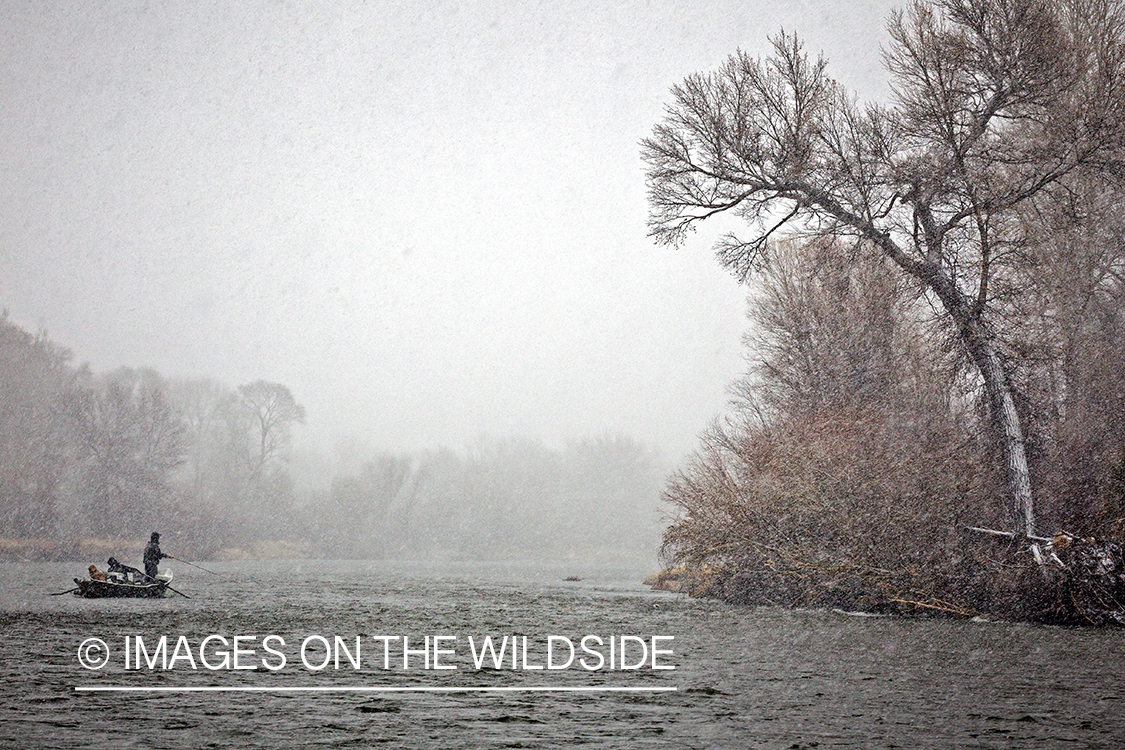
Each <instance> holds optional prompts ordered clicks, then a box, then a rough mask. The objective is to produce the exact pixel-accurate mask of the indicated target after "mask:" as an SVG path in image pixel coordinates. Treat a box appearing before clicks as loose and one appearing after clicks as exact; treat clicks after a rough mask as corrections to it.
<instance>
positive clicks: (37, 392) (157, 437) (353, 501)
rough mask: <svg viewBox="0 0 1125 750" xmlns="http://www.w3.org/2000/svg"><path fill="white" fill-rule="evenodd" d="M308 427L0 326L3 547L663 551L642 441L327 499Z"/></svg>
mask: <svg viewBox="0 0 1125 750" xmlns="http://www.w3.org/2000/svg"><path fill="white" fill-rule="evenodd" d="M304 419H305V411H304V409H303V408H302V407H301V405H300V404H298V403H297V401H296V400H295V399H294V397H293V394H292V393H291V392H290V390H289V389H288V388H287V387H285V386H284V385H281V384H278V383H270V382H266V381H255V382H252V383H247V384H245V385H242V386H239V387H237V388H229V387H227V386H225V385H223V384H220V383H217V382H215V381H212V380H208V379H194V380H177V379H167V378H164V377H162V376H160V375H159V374H158V373H156V372H154V371H152V370H148V369H144V370H133V369H127V368H122V369H119V370H116V371H114V372H111V373H108V374H103V375H97V374H94V373H92V372H91V371H90V370H89V368H88V367H85V366H82V367H75V366H72V364H71V354H70V353H69V352H68V351H67V350H66V349H65V348H63V347H61V346H59V345H57V344H55V343H54V342H52V341H51V340H50V339H48V338H47V337H46V336H45V335H32V334H30V333H28V332H26V331H24V330H22V329H21V328H19V327H18V326H16V325H15V324H13V323H12V322H11V321H10V320H9V319H8V316H7V313H6V312H4V313H3V314H0V536H3V537H6V538H8V539H12V540H44V542H43V543H40V544H27V543H10V544H7V545H6V546H5V549H8V550H10V551H14V552H11V554H10V555H9V556H11V555H15V556H17V557H18V556H20V555H31V556H41V557H42V556H47V557H53V556H57V555H59V554H64V553H65V550H68V549H77V548H79V547H75V544H76V542H75V541H74V540H80V539H120V540H130V539H132V540H136V539H144V538H147V536H148V534H149V533H150V532H151V531H154V530H159V531H161V532H162V534H163V535H164V541H165V546H166V547H168V548H171V547H175V550H176V553H177V554H179V555H182V556H187V555H191V556H194V557H200V558H202V557H211V556H215V555H226V556H231V555H241V554H255V555H281V556H284V555H302V556H320V557H359V558H366V557H396V558H406V559H422V558H429V559H505V558H514V557H520V556H524V557H539V558H543V557H554V558H566V557H570V556H589V555H592V554H598V555H601V556H603V557H604V556H606V555H609V556H613V555H618V556H638V555H639V556H643V555H646V554H650V553H652V551H654V550H655V548H656V546H657V544H658V542H659V537H660V528H661V523H660V517H659V514H658V510H657V504H658V495H659V486H660V482H661V480H662V478H663V473H664V470H663V467H662V464H661V462H660V460H659V459H658V457H657V456H656V454H655V453H654V452H653V451H652V450H651V449H649V448H647V447H645V446H642V445H640V444H638V443H636V442H634V441H632V440H630V439H628V438H625V437H600V438H592V439H587V440H582V441H576V442H573V443H571V444H570V445H568V446H567V447H566V448H565V449H561V450H553V449H548V448H546V447H545V446H543V445H542V444H540V443H538V442H535V441H529V440H496V441H488V440H481V441H479V442H478V443H477V444H476V445H475V446H472V447H470V448H466V449H465V450H464V451H462V452H460V453H458V452H455V451H452V450H448V449H439V450H433V451H422V452H418V453H414V454H405V453H404V454H379V453H374V452H372V453H371V454H370V455H364V456H361V457H360V459H359V460H358V461H355V460H353V461H352V466H351V467H350V468H348V469H347V470H346V471H345V470H341V471H340V472H339V473H338V475H335V476H331V475H330V476H328V477H323V476H322V477H321V480H320V482H319V486H318V485H317V483H315V482H314V483H310V482H309V481H308V480H307V478H305V477H301V476H294V475H293V471H294V467H293V465H292V464H291V463H290V460H289V459H290V455H291V431H292V428H293V426H294V425H296V424H300V423H302V422H304ZM303 458H304V460H303V461H302V462H301V465H309V464H320V465H332V464H333V459H332V458H331V457H324V456H319V457H313V458H312V459H310V457H309V456H307V455H306V456H304V457H303ZM321 474H322V475H323V472H321ZM298 486H300V487H301V489H299V490H298V489H296V487H298ZM51 540H55V541H56V543H57V544H55V545H52V543H51ZM86 546H90V545H88V544H87V545H86ZM56 547H57V548H56ZM82 548H84V547H82Z"/></svg>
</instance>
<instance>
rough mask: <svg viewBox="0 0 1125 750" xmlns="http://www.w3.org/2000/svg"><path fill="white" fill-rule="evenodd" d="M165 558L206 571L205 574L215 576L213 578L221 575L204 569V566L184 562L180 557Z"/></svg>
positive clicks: (168, 556)
mask: <svg viewBox="0 0 1125 750" xmlns="http://www.w3.org/2000/svg"><path fill="white" fill-rule="evenodd" d="M165 557H167V558H168V559H169V560H175V561H176V562H182V563H183V564H184V565H190V566H191V567H193V568H199V569H200V570H202V571H204V572H206V573H210V574H211V575H213V576H217V575H219V574H218V573H216V572H215V571H213V570H207V568H205V567H203V566H202V565H196V564H195V563H193V562H188V561H187V560H182V559H180V558H178V557H172V556H171V555H165ZM177 593H179V592H177Z"/></svg>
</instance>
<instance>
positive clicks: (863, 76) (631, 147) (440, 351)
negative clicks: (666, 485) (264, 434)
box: [0, 0, 892, 504]
mask: <svg viewBox="0 0 1125 750" xmlns="http://www.w3.org/2000/svg"><path fill="white" fill-rule="evenodd" d="M891 7H892V3H891V2H889V1H886V0H879V1H873V2H857V3H840V2H829V1H827V0H826V1H824V2H819V1H818V2H770V3H765V2H730V3H723V2H711V3H691V4H685V3H673V2H666V3H661V2H656V3H645V2H621V3H600V2H599V3H564V4H557V5H556V4H551V3H537V4H535V3H533V4H526V5H524V4H521V5H520V6H519V7H511V6H510V4H508V3H499V2H497V3H484V2H479V3H431V4H428V5H427V6H426V7H419V6H417V5H416V4H409V3H403V4H397V3H370V4H360V3H330V4H303V3H298V4H285V3H263V2H254V3H238V4H234V3H231V4H224V3H213V4H199V5H191V6H188V7H184V6H177V5H150V4H147V3H106V4H95V5H92V6H75V5H73V4H70V3H43V2H35V3H19V2H8V3H4V4H3V5H2V6H0V128H2V135H3V137H2V138H0V306H2V307H5V308H7V310H8V315H9V320H10V321H11V322H12V323H13V324H15V325H17V326H19V327H21V328H23V329H25V330H27V331H30V332H33V333H34V332H45V333H46V334H47V335H48V336H49V337H50V340H51V341H53V342H56V343H57V344H59V345H61V346H65V347H67V348H69V349H70V350H71V351H72V352H73V354H74V358H73V362H74V363H75V364H80V363H84V362H88V363H89V365H90V368H91V370H92V371H93V372H94V373H108V372H111V371H113V370H115V369H116V368H120V367H129V368H152V369H153V370H155V371H156V372H158V373H160V375H162V376H164V377H166V378H174V379H175V378H178V379H200V378H207V379H211V380H214V381H216V382H218V383H222V384H225V385H226V386H227V387H229V388H231V389H233V388H235V387H237V386H239V385H242V384H245V383H249V382H251V381H257V380H264V381H268V382H271V383H279V384H284V385H285V386H287V387H288V388H289V389H290V390H291V392H292V394H293V396H294V398H295V399H296V401H297V402H299V403H300V404H301V405H302V406H303V407H304V409H305V419H304V424H303V425H295V426H294V429H293V430H292V457H293V461H292V464H291V465H292V474H293V482H294V483H295V485H296V486H297V487H298V488H301V487H304V488H309V489H316V488H320V489H322V490H326V488H327V487H328V483H329V482H331V480H332V477H333V476H336V475H339V474H340V472H341V471H346V472H351V473H354V472H358V471H360V470H361V468H362V464H363V461H365V460H368V459H370V458H371V457H372V456H375V455H376V454H379V453H387V454H394V453H397V452H404V451H406V452H412V453H413V455H415V456H416V457H417V456H419V455H421V452H424V451H437V450H440V449H442V448H444V447H451V448H453V449H455V450H462V449H464V450H469V448H467V446H470V447H471V446H473V445H476V446H478V448H479V447H480V446H492V448H490V449H489V450H492V449H495V450H500V451H501V452H503V450H501V449H499V448H496V446H497V445H508V443H505V442H504V441H507V440H509V439H515V440H517V441H519V440H526V441H530V442H531V444H533V445H534V444H537V445H538V446H539V448H537V449H536V450H542V451H547V452H552V451H553V452H554V453H555V454H557V455H558V456H563V455H564V454H566V453H567V451H569V450H572V449H573V448H574V446H575V445H576V444H578V443H580V442H581V441H591V440H593V441H595V442H596V441H597V440H601V441H603V442H604V443H607V444H609V443H612V442H613V441H614V440H618V441H620V440H626V441H636V444H637V446H638V447H637V450H639V451H641V452H642V453H644V454H645V455H646V456H649V455H650V453H649V452H650V451H654V452H655V455H658V456H659V458H653V459H651V461H650V459H648V458H646V459H645V460H646V461H650V463H653V464H654V465H656V466H658V467H659V468H657V469H653V470H652V471H651V472H649V474H653V475H656V476H657V477H658V479H657V480H656V481H655V482H652V483H651V484H652V485H653V486H651V487H648V486H646V488H645V489H644V492H645V493H646V496H651V497H652V498H653V504H655V494H656V492H657V491H658V485H659V476H660V475H661V473H662V472H664V471H666V470H667V469H668V468H669V467H670V466H672V465H673V464H674V463H675V462H676V461H677V460H679V458H680V457H681V456H682V455H683V454H684V453H685V452H687V451H689V450H690V449H691V448H692V447H693V445H694V441H695V439H696V437H697V435H698V434H699V433H700V432H701V431H702V430H703V429H704V428H705V427H706V426H707V424H708V422H709V421H710V420H711V419H712V418H713V417H714V416H715V415H716V414H717V413H719V412H720V411H722V409H723V408H724V405H725V404H726V401H727V399H728V396H727V393H726V387H727V385H728V384H729V383H730V382H732V381H733V380H734V379H736V378H737V377H738V376H739V375H740V374H741V373H742V372H743V370H744V369H745V363H744V361H743V359H742V354H741V351H742V348H741V344H740V335H741V334H742V333H743V331H744V329H745V327H746V322H745V302H744V296H745V292H744V290H743V289H741V288H740V287H739V286H738V285H737V284H736V282H735V281H734V279H733V278H731V277H730V276H728V275H727V274H726V273H725V272H724V271H722V270H721V269H720V268H719V267H718V264H717V263H716V262H715V261H714V259H713V258H712V257H711V251H710V244H711V243H710V242H709V241H708V240H707V239H706V238H705V237H702V236H701V237H699V238H698V241H692V242H690V243H689V244H688V246H687V247H685V248H683V249H681V250H674V249H669V248H664V247H656V246H655V245H654V244H653V242H652V241H651V240H649V239H648V238H647V237H646V226H645V221H646V211H647V208H646V203H645V186H644V180H643V173H642V165H641V161H640V157H639V148H638V141H639V139H641V138H642V137H644V136H645V135H647V134H648V133H649V132H650V131H651V129H652V127H653V125H654V124H655V123H656V122H657V121H658V120H659V119H660V118H661V116H662V113H663V106H664V104H665V103H666V102H667V101H668V100H669V95H668V90H669V88H670V86H671V85H673V84H674V83H676V82H678V81H680V80H681V79H682V78H683V77H684V76H686V75H687V74H689V73H692V72H695V71H698V70H708V69H712V68H714V67H715V66H717V65H719V64H721V63H722V62H723V60H724V59H725V57H726V56H727V55H728V54H730V53H731V52H733V51H734V50H735V49H737V48H742V49H746V50H749V51H751V52H754V53H757V52H760V51H764V50H765V49H766V47H767V44H768V43H767V39H766V37H767V35H772V34H776V33H777V32H778V30H779V29H780V28H784V29H785V30H786V31H796V32H797V33H798V34H800V35H801V36H802V37H803V38H804V39H805V40H806V42H807V45H808V48H809V49H811V50H813V51H817V50H823V52H824V53H825V55H826V56H827V57H828V58H829V60H830V61H831V63H832V71H833V72H834V73H835V75H836V76H838V77H839V78H840V79H841V80H843V81H846V82H848V83H850V84H852V85H856V86H857V87H858V89H857V93H858V95H859V96H860V97H861V98H864V99H871V98H876V99H877V98H882V97H884V96H885V95H886V94H887V91H886V88H885V82H884V81H885V74H884V73H883V72H882V67H881V62H880V58H879V49H878V45H877V44H876V43H874V42H873V40H884V39H885V37H886V35H885V33H884V32H883V30H882V27H883V23H884V19H885V17H886V13H887V11H888V9H889V8H891ZM490 441H491V442H490ZM576 441H577V442H576ZM568 446H569V447H568ZM481 450H483V448H482V449H481ZM504 450H507V449H504ZM486 452H487V451H486ZM533 452H534V451H533ZM517 453H518V451H517ZM466 455H471V450H469V454H466ZM505 455H506V454H505ZM302 457H303V458H302ZM327 457H332V458H327ZM466 460H467V459H466ZM504 460H507V459H504ZM559 460H560V461H562V460H563V459H561V458H560V459H559ZM567 460H569V459H567ZM575 460H578V459H575ZM564 463H565V461H564ZM341 467H343V468H341ZM646 481H647V480H646Z"/></svg>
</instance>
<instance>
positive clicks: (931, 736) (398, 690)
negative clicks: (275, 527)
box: [0, 561, 1125, 749]
mask: <svg viewBox="0 0 1125 750" xmlns="http://www.w3.org/2000/svg"><path fill="white" fill-rule="evenodd" d="M171 565H172V566H173V567H174V568H175V574H176V578H175V580H174V581H173V586H175V588H177V589H178V590H179V591H181V592H183V593H184V594H186V595H187V596H188V597H190V598H186V597H181V596H176V597H174V598H169V599H162V600H123V599H102V600H84V599H78V598H75V597H73V596H71V595H69V594H68V595H65V596H49V595H48V593H49V592H53V591H60V590H64V589H66V588H67V587H68V586H69V585H72V584H71V583H70V581H71V579H72V578H73V577H75V576H78V575H80V574H81V573H82V571H83V568H84V566H82V565H79V564H44V565H15V564H3V565H0V633H2V634H3V635H2V636H0V677H2V682H0V697H2V700H0V747H4V748H7V747H12V748H39V747H43V748H83V747H91V748H128V747H137V748H200V747H215V748H227V747H242V748H245V747H385V748H476V747H512V748H515V747H520V748H538V747H575V746H582V747H601V748H649V747H676V748H725V747H731V748H757V747H761V748H779V749H781V748H839V747H849V748H891V747H914V748H931V747H932V748H950V747H975V748H1023V747H1027V748H1031V747H1035V748H1054V747H1060V746H1064V745H1065V746H1072V747H1082V748H1097V747H1105V748H1116V747H1121V746H1125V682H1123V680H1122V677H1123V676H1125V675H1123V667H1125V658H1123V656H1125V645H1123V643H1125V640H1123V636H1125V633H1123V632H1121V631H1117V630H1080V629H1066V628H1054V627H1038V626H1032V625H1024V624H1011V623H990V622H964V621H949V620H904V619H896V618H889V617H866V616H856V615H849V614H846V613H839V612H823V611H791V610H782V609H776V608H772V607H762V608H745V607H732V606H728V605H724V604H722V603H719V602H713V601H700V600H693V599H688V598H685V597H682V596H679V595H675V594H669V593H661V592H652V591H649V590H648V589H647V588H646V587H645V586H643V585H642V584H641V583H640V582H639V581H640V579H641V578H642V577H643V575H644V574H645V573H646V572H649V571H646V570H643V569H636V568H632V569H631V568H628V567H620V568H611V567H589V566H580V565H542V564H540V565H534V564H527V565H517V564H510V565H502V564H483V563H471V564H470V563H463V564H450V565H444V566H437V565H406V564H390V563H381V562H368V561H271V562H238V563H209V564H206V565H207V567H210V568H212V569H213V570H214V571H215V573H216V574H215V575H212V574H208V573H204V572H202V571H199V570H195V569H192V568H188V567H185V566H183V565H182V564H177V563H175V562H173V563H171ZM568 576H577V577H579V578H581V579H582V580H579V581H567V580H564V579H565V578H566V577H568ZM162 636H163V637H164V638H165V647H164V650H163V651H161V650H160V648H159V643H160V639H161V637H162ZM236 636H237V637H238V638H239V640H238V641H237V642H235V640H234V639H235V637H236ZM267 636H273V640H268V641H267V640H266V637H267ZM505 636H507V637H508V638H509V640H508V641H504V640H503V639H504V637H505ZM623 636H624V640H623V639H622V637H623ZM337 637H339V641H337V640H336V639H337ZM403 637H406V639H407V641H406V643H405V644H404V643H403V640H402V638H403ZM485 637H488V638H489V639H490V642H491V644H492V647H493V650H494V651H498V650H499V648H500V647H501V646H502V645H503V646H504V648H505V649H506V650H505V652H504V658H503V660H502V661H501V663H500V665H499V667H497V666H496V664H495V663H494V662H493V661H492V659H491V656H490V652H488V651H486V650H485V648H484V646H483V643H484V639H485ZM92 638H98V639H100V640H101V642H102V643H104V644H105V649H104V652H103V651H101V650H100V646H98V644H97V643H96V642H92V641H89V640H88V639H92ZM427 638H429V639H430V640H429V641H427V640H426V639H427ZM126 639H128V640H126ZM138 639H139V640H140V642H141V649H140V650H138V648H137V646H138ZM208 639H209V640H208ZM357 639H358V645H357ZM470 639H471V640H470ZM511 639H514V642H515V644H516V649H515V664H514V666H513V663H512V653H513V651H512V649H511V648H509V647H510V646H511V645H512V640H511ZM525 639H526V640H525ZM583 639H586V640H585V641H583ZM611 641H612V643H613V644H614V653H612V654H611V653H610V647H609V644H610V643H611ZM91 644H93V645H91ZM505 644H506V645H505ZM548 644H549V645H550V646H551V647H552V651H551V654H550V656H551V658H552V661H551V663H550V664H549V665H548V663H547V657H548V654H547V653H546V646H547V645H548ZM622 644H623V646H624V654H622V650H621V648H620V646H621V645H622ZM83 645H85V646H86V648H85V649H84V650H83V649H82V648H81V647H82V646H83ZM302 645H304V647H305V648H304V658H302ZM583 645H585V646H586V649H585V650H584V649H583V648H582V647H583ZM267 647H268V649H267ZM571 648H573V649H574V655H573V658H572V659H570V660H569V661H568V658H569V657H571V652H570V649H571ZM236 649H237V650H238V651H239V654H238V655H237V660H236V658H235V656H234V653H233V652H234V651H235V650H236ZM404 649H406V650H408V653H406V654H405V658H406V663H405V665H404V653H403V651H404ZM525 649H526V652H525ZM654 649H655V650H656V652H657V653H656V654H653V653H652V652H653V650H654ZM80 651H82V656H83V658H86V659H87V660H88V663H89V664H90V665H92V666H96V662H98V661H99V659H105V660H107V661H106V663H105V664H104V666H101V667H100V668H98V669H88V668H86V667H84V666H83V665H82V664H81V663H80V660H79V656H80ZM333 652H335V653H333ZM525 653H526V659H525V658H524V657H525ZM126 654H129V658H130V660H131V661H130V662H129V663H128V664H126V661H125V659H126ZM622 655H624V666H625V667H630V668H627V669H621V668H620V667H621V666H622V661H621V658H622ZM611 657H612V663H613V665H614V667H615V668H614V669H609V664H610V662H611ZM583 659H584V660H585V661H582V660H583ZM169 660H171V663H169ZM138 662H139V663H140V668H137V664H138ZM326 662H327V663H326ZM642 662H643V663H642ZM357 663H358V665H359V666H358V669H357V668H356V664H357ZM478 664H479V668H478ZM150 665H151V668H150ZM322 665H323V666H322ZM563 665H565V668H558V669H546V668H537V667H546V666H553V667H560V666H563ZM235 666H238V667H239V668H238V669H235V668H234V667H235ZM404 666H405V667H406V668H404ZM126 667H128V668H126ZM193 667H194V668H193ZM106 688H114V689H115V690H106ZM117 688H127V689H128V690H127V691H124V692H123V691H118V690H116V689H117ZM185 688H190V689H192V690H193V692H184V689H185ZM199 688H205V690H199ZM559 688H566V690H559Z"/></svg>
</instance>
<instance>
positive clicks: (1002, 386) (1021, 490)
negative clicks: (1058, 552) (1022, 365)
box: [962, 321, 1035, 537]
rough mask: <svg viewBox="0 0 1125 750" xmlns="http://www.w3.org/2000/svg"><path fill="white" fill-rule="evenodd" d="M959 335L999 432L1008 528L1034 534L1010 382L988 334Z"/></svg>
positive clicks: (1024, 458)
mask: <svg viewBox="0 0 1125 750" xmlns="http://www.w3.org/2000/svg"><path fill="white" fill-rule="evenodd" d="M974 322H976V325H974V326H969V328H981V327H982V326H980V324H979V322H978V321H974ZM962 335H963V336H965V337H966V343H967V344H969V347H970V351H971V352H972V353H973V359H974V361H975V362H976V365H977V368H978V369H979V370H980V374H981V377H982V378H983V379H984V389H985V392H986V393H987V394H988V403H989V406H990V407H991V412H992V418H993V419H994V420H995V422H996V426H997V427H998V428H999V430H1000V433H1001V449H1002V451H1003V453H1004V463H1005V468H1006V470H1007V471H1006V478H1007V482H1008V491H1009V492H1010V493H1011V496H1012V508H1011V521H1012V527H1013V528H1012V530H1013V531H1015V533H1016V535H1017V536H1021V537H1031V536H1034V535H1035V506H1034V502H1033V499H1032V494H1031V472H1030V470H1029V469H1028V465H1027V451H1026V449H1025V446H1024V438H1023V427H1022V425H1021V422H1020V416H1019V412H1018V411H1016V402H1015V399H1014V398H1013V397H1012V387H1011V384H1010V383H1009V381H1008V377H1007V375H1006V374H1005V372H1004V368H1003V367H1002V366H1001V364H1000V353H999V352H998V351H997V348H996V344H995V342H994V341H993V340H992V337H991V336H990V335H988V334H984V335H983V336H982V335H980V332H979V331H978V332H977V335H975V336H973V337H972V339H970V338H969V335H970V332H969V331H963V333H962ZM974 339H975V340H974Z"/></svg>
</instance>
